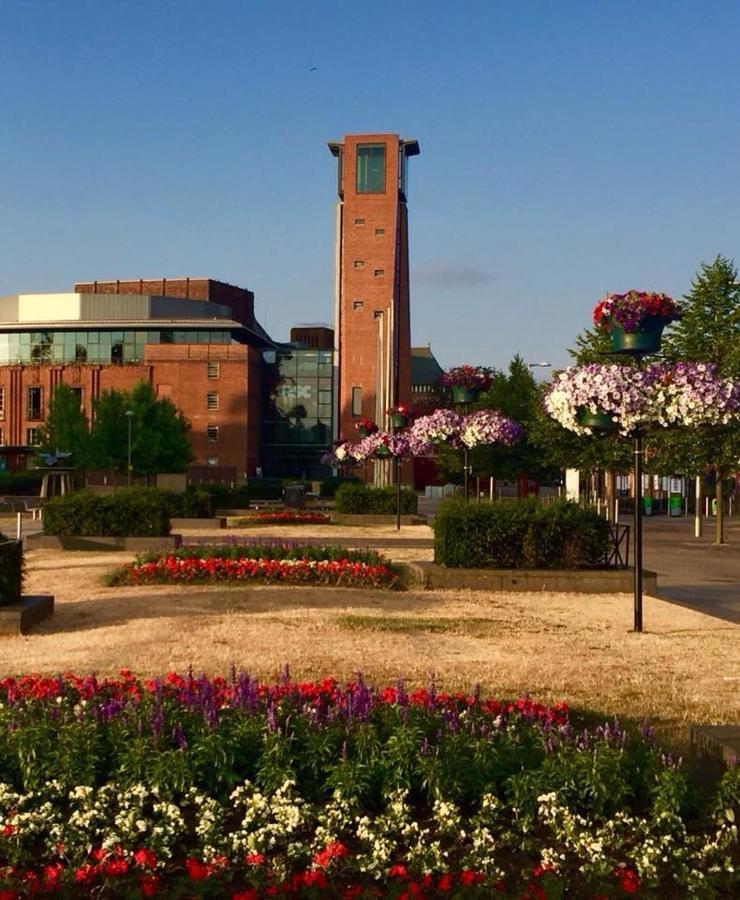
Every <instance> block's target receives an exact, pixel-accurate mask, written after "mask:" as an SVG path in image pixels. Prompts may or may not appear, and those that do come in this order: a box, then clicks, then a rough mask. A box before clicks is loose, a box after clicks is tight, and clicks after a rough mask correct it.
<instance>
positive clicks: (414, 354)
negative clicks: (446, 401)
mask: <svg viewBox="0 0 740 900" xmlns="http://www.w3.org/2000/svg"><path fill="white" fill-rule="evenodd" d="M443 374H444V369H443V368H442V366H440V364H439V363H438V362H437V359H436V357H435V356H434V354H433V353H432V348H431V347H412V348H411V409H412V411H413V413H414V415H417V416H422V415H427V414H428V413H431V412H433V411H434V410H435V409H437V407H438V406H440V405H441V403H442V397H441V395H440V392H439V379H440V378H441V377H442V375H443Z"/></svg>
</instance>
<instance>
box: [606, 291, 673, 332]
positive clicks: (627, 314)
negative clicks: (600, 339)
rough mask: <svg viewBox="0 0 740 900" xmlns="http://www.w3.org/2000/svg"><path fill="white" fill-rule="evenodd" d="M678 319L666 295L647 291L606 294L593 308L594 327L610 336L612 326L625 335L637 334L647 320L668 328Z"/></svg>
mask: <svg viewBox="0 0 740 900" xmlns="http://www.w3.org/2000/svg"><path fill="white" fill-rule="evenodd" d="M680 317H681V307H680V306H679V305H678V304H677V303H676V301H675V300H673V299H672V298H671V297H669V296H668V295H667V294H656V293H651V292H648V291H627V293H626V294H607V295H606V297H604V299H603V300H599V302H598V303H597V304H596V306H595V307H594V312H593V320H594V325H595V326H596V328H597V329H598V330H599V331H605V332H607V333H611V331H612V330H613V329H614V326H615V325H618V326H621V327H622V328H624V330H625V331H626V332H628V333H633V332H636V331H639V330H640V328H641V327H642V326H643V324H644V323H645V321H646V320H647V319H650V318H652V319H656V320H658V321H659V322H660V323H661V324H663V325H667V324H668V323H669V322H674V321H675V320H676V319H679V318H680Z"/></svg>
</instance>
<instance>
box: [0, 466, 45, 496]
mask: <svg viewBox="0 0 740 900" xmlns="http://www.w3.org/2000/svg"><path fill="white" fill-rule="evenodd" d="M43 477H44V473H43V471H42V470H41V469H27V470H25V471H23V472H0V494H13V495H20V496H24V495H32V496H38V493H39V491H40V490H41V479H42V478H43Z"/></svg>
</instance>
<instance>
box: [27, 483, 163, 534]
mask: <svg viewBox="0 0 740 900" xmlns="http://www.w3.org/2000/svg"><path fill="white" fill-rule="evenodd" d="M171 503H172V494H171V493H170V492H169V491H161V490H158V489H157V488H145V487H141V488H127V489H126V490H123V491H117V492H116V493H114V494H105V495H100V494H93V493H92V491H77V492H76V493H74V494H67V495H66V496H65V497H55V498H54V499H52V500H49V502H48V503H47V504H46V505H45V506H44V533H45V534H58V535H81V536H84V537H92V536H105V537H160V536H162V535H166V534H169V533H170V508H171Z"/></svg>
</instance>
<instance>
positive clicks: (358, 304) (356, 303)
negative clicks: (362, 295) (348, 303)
mask: <svg viewBox="0 0 740 900" xmlns="http://www.w3.org/2000/svg"><path fill="white" fill-rule="evenodd" d="M364 305H365V301H364V300H355V301H354V303H353V304H352V309H362V307H363V306H364Z"/></svg>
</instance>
